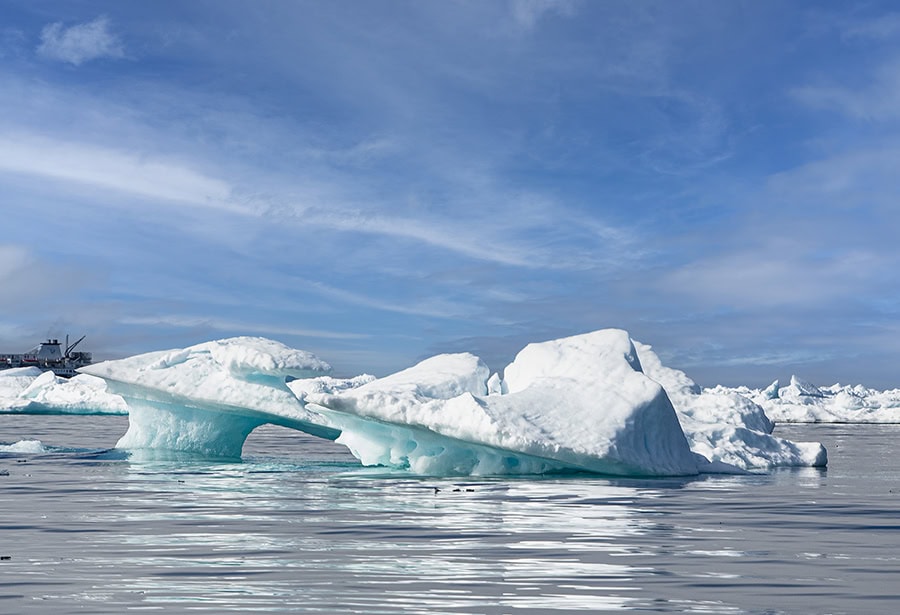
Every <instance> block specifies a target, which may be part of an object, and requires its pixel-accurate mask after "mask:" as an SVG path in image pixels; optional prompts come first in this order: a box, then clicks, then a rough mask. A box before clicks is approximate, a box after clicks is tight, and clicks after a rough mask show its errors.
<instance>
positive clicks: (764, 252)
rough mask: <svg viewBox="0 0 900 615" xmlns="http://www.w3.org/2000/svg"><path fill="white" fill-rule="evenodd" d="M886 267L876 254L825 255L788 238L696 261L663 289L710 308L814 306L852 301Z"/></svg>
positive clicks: (667, 279)
mask: <svg viewBox="0 0 900 615" xmlns="http://www.w3.org/2000/svg"><path fill="white" fill-rule="evenodd" d="M798 243H799V244H801V245H798ZM885 266H886V264H885V263H884V259H882V258H881V257H879V256H878V255H877V254H876V253H874V252H871V251H864V250H852V249H843V250H841V251H840V252H839V253H838V254H835V255H833V256H828V257H825V256H820V255H816V254H815V253H805V252H804V249H803V247H802V241H800V240H799V239H797V240H794V239H788V238H784V239H773V240H771V241H770V242H768V243H767V244H765V245H760V246H759V247H758V248H757V249H755V250H745V251H740V252H735V253H732V254H718V255H715V256H714V257H711V258H705V259H702V260H698V261H695V262H693V263H690V264H688V265H685V266H683V267H680V268H678V269H675V270H674V271H672V272H671V273H669V274H668V275H666V276H665V277H664V278H663V284H662V285H663V289H664V290H665V291H667V292H671V293H673V294H678V295H682V296H689V297H692V298H693V299H694V300H695V301H700V302H702V303H703V304H705V305H706V306H707V307H710V308H716V307H728V308H731V309H737V310H742V311H743V310H755V309H759V308H763V309H770V308H775V307H790V306H793V307H813V306H820V305H822V304H823V303H824V302H827V301H832V300H835V299H838V298H848V297H852V296H853V295H855V294H857V293H858V292H859V291H860V290H862V289H864V288H865V286H866V285H867V284H868V283H870V282H871V280H872V278H873V277H877V275H878V273H879V272H880V271H882V270H883V269H884V267H885Z"/></svg>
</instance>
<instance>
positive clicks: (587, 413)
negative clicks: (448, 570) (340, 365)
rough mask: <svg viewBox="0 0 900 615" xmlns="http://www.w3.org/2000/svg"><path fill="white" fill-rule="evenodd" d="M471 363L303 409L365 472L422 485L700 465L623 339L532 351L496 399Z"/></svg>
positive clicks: (587, 339)
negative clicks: (396, 473)
mask: <svg viewBox="0 0 900 615" xmlns="http://www.w3.org/2000/svg"><path fill="white" fill-rule="evenodd" d="M489 377H490V372H489V370H488V368H487V366H486V365H485V364H484V363H483V362H482V361H481V360H480V359H479V358H478V357H476V356H474V355H471V354H452V355H439V356H437V357H432V358H431V359H427V360H425V361H423V362H421V363H419V364H418V365H416V366H414V367H411V368H409V369H407V370H404V371H402V372H399V373H396V374H393V375H391V376H388V377H386V378H382V379H379V380H375V381H373V382H370V383H369V384H365V385H363V386H361V387H358V388H355V389H350V390H348V391H346V392H343V393H335V394H318V395H315V394H310V395H307V398H306V399H307V401H308V402H309V403H310V407H313V408H315V409H316V410H317V411H318V412H320V413H321V414H323V415H325V416H327V417H328V418H329V419H330V420H331V421H332V423H333V424H334V425H336V426H337V427H339V428H340V429H341V430H342V433H341V436H340V437H339V438H338V440H337V441H338V442H340V443H342V444H345V445H347V447H348V448H349V449H350V451H351V452H352V453H353V454H354V455H355V456H357V457H358V458H359V459H360V460H361V461H362V462H363V463H364V464H365V465H376V464H378V465H389V466H399V467H408V468H409V469H411V470H413V471H414V472H417V473H423V474H509V473H526V474H531V473H542V472H549V471H557V470H584V471H591V472H600V473H604V474H618V475H690V474H696V473H697V462H696V460H695V458H694V455H693V454H692V453H691V450H690V448H689V447H688V442H687V440H686V439H685V436H684V433H682V430H681V427H680V426H679V424H678V419H677V417H676V415H675V411H674V409H673V408H672V404H671V403H670V402H669V399H668V397H666V394H665V391H663V389H662V387H661V386H660V385H659V384H657V383H656V382H654V381H653V380H651V379H650V378H648V377H647V376H645V375H644V374H643V373H642V372H641V367H640V362H639V360H638V357H637V354H636V353H635V349H634V346H633V345H632V343H631V340H630V339H629V337H628V334H627V333H626V332H624V331H620V330H611V329H609V330H603V331H596V332H594V333H590V334H586V335H582V336H576V337H571V338H566V339H562V340H554V341H550V342H544V343H541V344H530V345H528V346H527V347H526V348H525V349H524V350H522V351H521V352H520V353H519V354H518V356H517V357H516V359H515V360H514V361H513V363H511V364H510V365H509V366H508V367H507V368H506V370H504V376H503V379H502V383H501V391H502V393H501V394H500V395H496V394H495V395H488V380H489Z"/></svg>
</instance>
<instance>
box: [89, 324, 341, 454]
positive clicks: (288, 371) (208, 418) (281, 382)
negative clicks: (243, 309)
mask: <svg viewBox="0 0 900 615" xmlns="http://www.w3.org/2000/svg"><path fill="white" fill-rule="evenodd" d="M330 369H331V367H330V366H329V365H328V364H327V363H325V362H324V361H322V360H321V359H319V358H318V357H316V356H315V355H313V354H311V353H308V352H304V351H301V350H294V349H291V348H288V347H287V346H284V345H283V344H280V343H278V342H275V341H272V340H267V339H264V338H252V337H237V338H230V339H224V340H218V341H213V342H206V343H203V344H197V345H196V346H190V347H188V348H184V349H178V350H171V351H162V352H151V353H147V354H142V355H137V356H134V357H130V358H127V359H122V360H119V361H107V362H104V363H97V364H94V365H90V366H87V367H84V368H81V370H80V371H82V372H83V373H87V374H92V375H94V376H99V377H101V378H103V379H104V380H106V382H107V385H108V387H109V389H110V390H111V391H112V392H114V393H117V394H118V395H121V396H122V398H123V399H124V400H125V403H126V404H127V406H128V431H127V432H126V433H125V435H124V436H122V438H121V439H120V440H119V442H118V443H117V445H116V446H117V447H118V448H124V449H164V450H174V451H185V452H191V453H198V454H202V455H205V456H210V457H239V456H240V454H241V448H242V447H243V444H244V440H245V439H246V438H247V435H248V434H249V433H250V432H251V431H252V430H253V429H255V428H256V427H258V426H260V425H262V424H265V423H273V424H276V425H284V426H286V427H291V428H294V429H299V430H302V431H307V432H309V433H311V434H313V435H317V436H320V437H323V438H329V439H334V438H336V437H337V435H338V432H337V431H336V430H334V429H333V428H331V427H329V426H328V424H327V421H326V420H325V419H323V418H322V417H320V416H316V415H314V414H313V413H311V412H309V411H308V410H307V409H306V408H305V407H304V405H303V404H302V403H301V402H300V401H299V400H298V399H297V397H296V396H295V395H294V394H293V393H292V392H291V391H290V389H288V387H287V385H286V384H285V379H286V378H287V377H293V378H309V377H314V376H320V375H325V374H327V373H328V372H329V371H330Z"/></svg>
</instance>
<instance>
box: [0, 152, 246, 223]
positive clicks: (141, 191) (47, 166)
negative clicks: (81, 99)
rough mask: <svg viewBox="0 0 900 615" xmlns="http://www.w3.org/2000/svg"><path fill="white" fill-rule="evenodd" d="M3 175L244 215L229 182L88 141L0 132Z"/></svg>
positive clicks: (163, 160)
mask: <svg viewBox="0 0 900 615" xmlns="http://www.w3.org/2000/svg"><path fill="white" fill-rule="evenodd" d="M0 172H7V173H16V174H27V175H33V176H38V177H44V178H47V179H53V180H62V181H70V182H76V183H79V184H83V185H88V186H92V187H96V188H102V189H112V190H118V191H121V192H125V193H129V194H132V195H135V196H139V197H144V198H151V199H162V200H165V201H175V202H180V203H187V204H192V205H195V206H203V207H211V208H215V209H225V210H230V211H235V212H245V211H244V208H243V207H241V206H239V205H238V204H236V203H234V202H233V201H232V199H231V186H230V185H229V184H228V183H227V182H225V181H222V180H220V179H217V178H214V177H209V176H207V175H204V174H202V173H199V172H197V171H195V170H193V169H191V168H190V167H188V166H186V165H184V164H179V163H177V162H172V161H168V160H165V159H161V158H153V157H149V156H142V155H139V154H137V153H134V152H129V151H120V150H114V149H110V148H104V147H98V146H95V145H89V144H85V143H75V142H68V141H59V140H54V139H48V138H44V137H38V136H34V135H28V134H24V135H22V134H19V135H13V134H5V135H4V134H0Z"/></svg>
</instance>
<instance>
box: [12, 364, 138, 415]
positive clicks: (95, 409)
mask: <svg viewBox="0 0 900 615" xmlns="http://www.w3.org/2000/svg"><path fill="white" fill-rule="evenodd" d="M0 412H3V413H27V414H127V413H128V408H127V406H126V405H125V401H124V400H123V399H122V398H121V397H120V396H118V395H115V394H113V393H110V392H109V391H108V390H107V388H106V383H105V382H104V381H103V380H102V379H101V378H96V377H94V376H89V375H87V374H78V375H77V376H74V377H73V378H69V379H66V378H60V377H59V376H57V375H56V374H54V373H53V372H51V371H46V372H42V371H41V370H40V369H38V368H37V367H22V368H16V369H7V370H2V371H0Z"/></svg>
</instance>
